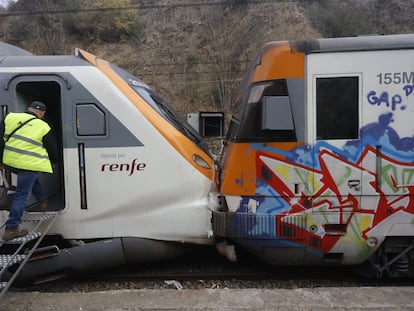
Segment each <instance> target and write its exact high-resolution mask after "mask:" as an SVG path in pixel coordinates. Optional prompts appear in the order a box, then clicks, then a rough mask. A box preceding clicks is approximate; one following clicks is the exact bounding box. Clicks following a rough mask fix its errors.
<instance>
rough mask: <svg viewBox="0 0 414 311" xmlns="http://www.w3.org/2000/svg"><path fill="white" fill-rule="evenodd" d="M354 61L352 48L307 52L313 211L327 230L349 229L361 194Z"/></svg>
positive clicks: (358, 99)
mask: <svg viewBox="0 0 414 311" xmlns="http://www.w3.org/2000/svg"><path fill="white" fill-rule="evenodd" d="M355 63H357V61H356V59H355V58H353V57H352V55H351V54H350V53H330V54H311V55H310V56H309V57H308V73H307V81H308V82H309V83H308V103H310V105H309V106H308V107H309V108H308V120H309V124H310V125H311V126H310V131H309V141H310V142H311V145H312V146H313V148H312V155H313V169H314V171H313V180H312V183H311V184H312V185H311V193H312V195H311V201H312V212H313V213H314V214H319V215H320V216H321V217H322V218H321V219H323V222H324V223H326V224H327V225H325V231H329V230H332V231H333V233H334V234H338V233H339V234H341V233H343V234H344V233H345V232H346V230H347V229H346V228H347V225H348V223H349V221H350V220H351V216H352V215H353V213H354V212H355V211H357V210H358V209H359V206H360V199H361V189H362V179H363V172H362V169H361V167H360V166H359V165H358V158H359V153H360V150H361V141H360V137H359V129H360V125H361V123H362V113H361V110H362V106H361V101H362V100H361V98H362V95H361V94H362V90H361V86H362V73H361V72H360V71H359V70H358V68H357V66H356V65H355ZM355 66H356V67H355Z"/></svg>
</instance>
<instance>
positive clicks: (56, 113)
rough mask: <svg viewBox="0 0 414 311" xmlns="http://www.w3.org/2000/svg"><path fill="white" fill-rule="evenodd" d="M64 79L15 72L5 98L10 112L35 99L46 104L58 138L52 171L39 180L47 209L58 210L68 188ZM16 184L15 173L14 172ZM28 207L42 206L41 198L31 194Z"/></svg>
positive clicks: (23, 108) (24, 106)
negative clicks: (65, 168)
mask: <svg viewBox="0 0 414 311" xmlns="http://www.w3.org/2000/svg"><path fill="white" fill-rule="evenodd" d="M62 82H63V81H62V79H60V78H59V77H58V76H55V75H32V74H30V75H24V74H18V75H16V76H12V77H11V78H10V79H9V80H8V81H7V83H6V90H7V91H6V93H8V94H5V95H6V96H5V98H7V102H2V108H3V109H2V113H3V115H5V114H7V113H8V112H24V111H26V110H27V107H28V106H29V105H30V103H31V102H32V101H34V100H40V101H42V102H44V103H45V104H46V105H47V112H46V115H45V119H44V120H45V121H46V122H47V123H48V124H49V125H50V127H51V133H52V136H53V140H54V142H55V144H54V148H53V150H52V152H51V153H52V154H51V155H50V158H51V161H52V166H53V171H54V172H53V174H46V173H45V174H40V175H39V180H40V182H41V184H42V186H43V189H44V191H45V193H46V195H47V197H48V201H49V207H48V209H47V210H48V211H57V210H61V209H63V208H64V206H65V204H64V202H65V195H64V194H65V192H64V183H63V156H62V154H63V152H62V150H63V143H62V114H61V105H62V85H64V83H62ZM11 180H12V182H13V184H15V183H16V176H14V175H13V174H12V175H11ZM27 208H28V209H30V210H32V211H36V210H39V208H40V207H39V206H38V202H36V199H35V198H34V197H31V198H30V199H29V202H28V207H27Z"/></svg>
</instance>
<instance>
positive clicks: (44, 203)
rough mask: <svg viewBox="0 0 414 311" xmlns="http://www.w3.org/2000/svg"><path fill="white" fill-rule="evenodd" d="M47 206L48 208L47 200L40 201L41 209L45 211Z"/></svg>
mask: <svg viewBox="0 0 414 311" xmlns="http://www.w3.org/2000/svg"><path fill="white" fill-rule="evenodd" d="M48 206H49V202H48V201H47V200H43V201H40V208H41V209H47V207H48Z"/></svg>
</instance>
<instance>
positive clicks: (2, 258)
mask: <svg viewBox="0 0 414 311" xmlns="http://www.w3.org/2000/svg"><path fill="white" fill-rule="evenodd" d="M25 258H26V256H25V255H19V254H17V255H0V267H6V266H11V265H14V264H16V263H21V262H23V260H24V259H25Z"/></svg>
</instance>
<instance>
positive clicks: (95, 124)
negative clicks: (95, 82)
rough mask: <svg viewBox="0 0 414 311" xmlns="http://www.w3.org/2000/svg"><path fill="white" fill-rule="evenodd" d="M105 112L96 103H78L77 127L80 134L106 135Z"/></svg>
mask: <svg viewBox="0 0 414 311" xmlns="http://www.w3.org/2000/svg"><path fill="white" fill-rule="evenodd" d="M105 124H106V123H105V113H104V112H103V111H102V110H101V109H100V108H99V107H97V106H96V105H95V104H88V103H85V104H77V105H76V128H77V134H78V136H103V135H106V125H105Z"/></svg>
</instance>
